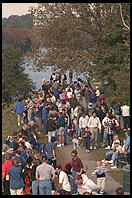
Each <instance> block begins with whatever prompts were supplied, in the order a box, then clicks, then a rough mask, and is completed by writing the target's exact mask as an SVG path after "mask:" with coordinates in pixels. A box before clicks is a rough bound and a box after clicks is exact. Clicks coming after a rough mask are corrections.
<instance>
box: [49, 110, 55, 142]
mask: <svg viewBox="0 0 132 198" xmlns="http://www.w3.org/2000/svg"><path fill="white" fill-rule="evenodd" d="M55 119H56V118H55V116H54V115H53V114H51V115H50V118H49V119H48V120H47V130H48V142H51V137H55V133H56V128H57V125H56V122H55Z"/></svg>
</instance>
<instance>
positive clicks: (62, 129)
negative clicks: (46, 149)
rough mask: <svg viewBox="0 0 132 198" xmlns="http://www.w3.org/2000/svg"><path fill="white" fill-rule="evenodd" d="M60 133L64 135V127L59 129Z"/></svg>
mask: <svg viewBox="0 0 132 198" xmlns="http://www.w3.org/2000/svg"><path fill="white" fill-rule="evenodd" d="M58 135H64V127H60V128H59V129H58Z"/></svg>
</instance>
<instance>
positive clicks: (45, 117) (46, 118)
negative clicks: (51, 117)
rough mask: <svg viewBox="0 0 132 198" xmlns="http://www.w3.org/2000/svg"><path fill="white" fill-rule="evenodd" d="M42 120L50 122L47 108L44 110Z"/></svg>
mask: <svg viewBox="0 0 132 198" xmlns="http://www.w3.org/2000/svg"><path fill="white" fill-rule="evenodd" d="M42 119H43V120H48V111H47V109H46V108H43V109H42Z"/></svg>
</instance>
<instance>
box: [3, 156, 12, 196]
mask: <svg viewBox="0 0 132 198" xmlns="http://www.w3.org/2000/svg"><path fill="white" fill-rule="evenodd" d="M11 166H12V162H11V161H10V155H9V154H8V153H6V154H5V162H4V164H2V182H3V191H4V195H10V188H9V173H8V169H9V168H10V167H11Z"/></svg>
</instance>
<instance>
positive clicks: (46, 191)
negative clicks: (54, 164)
mask: <svg viewBox="0 0 132 198" xmlns="http://www.w3.org/2000/svg"><path fill="white" fill-rule="evenodd" d="M51 191H52V184H51V181H48V180H41V181H39V195H51Z"/></svg>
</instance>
